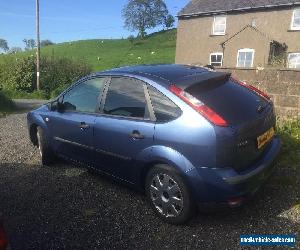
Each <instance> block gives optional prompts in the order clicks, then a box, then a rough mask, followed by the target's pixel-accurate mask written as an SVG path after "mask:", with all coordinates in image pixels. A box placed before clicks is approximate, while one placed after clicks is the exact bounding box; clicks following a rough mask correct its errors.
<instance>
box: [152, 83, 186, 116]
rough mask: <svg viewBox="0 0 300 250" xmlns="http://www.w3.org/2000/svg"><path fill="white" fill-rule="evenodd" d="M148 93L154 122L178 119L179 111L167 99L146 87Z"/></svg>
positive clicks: (153, 89)
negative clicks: (154, 118)
mask: <svg viewBox="0 0 300 250" xmlns="http://www.w3.org/2000/svg"><path fill="white" fill-rule="evenodd" d="M148 91H149V94H150V98H151V103H152V106H153V109H154V114H155V117H156V121H158V122H168V121H171V120H174V119H176V118H178V117H179V116H180V115H181V109H180V108H179V107H178V106H177V105H176V104H175V103H173V102H172V101H171V100H170V99H169V98H168V97H166V96H165V95H163V94H162V93H161V92H159V91H158V90H156V89H155V88H154V87H152V86H148Z"/></svg>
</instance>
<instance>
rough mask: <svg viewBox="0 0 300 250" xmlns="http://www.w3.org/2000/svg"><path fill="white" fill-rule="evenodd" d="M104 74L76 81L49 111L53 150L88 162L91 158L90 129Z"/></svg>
mask: <svg viewBox="0 0 300 250" xmlns="http://www.w3.org/2000/svg"><path fill="white" fill-rule="evenodd" d="M107 81H108V78H92V79H88V80H85V81H83V82H80V83H79V84H77V85H75V86H74V87H72V88H71V89H70V90H68V91H67V92H66V93H65V94H64V95H63V97H62V105H61V106H62V109H61V110H58V111H53V114H52V117H51V119H50V120H49V121H48V125H49V128H50V131H51V134H52V135H53V147H54V150H55V151H56V153H58V154H60V155H63V156H65V157H67V158H71V159H73V160H75V161H80V162H83V163H87V164H92V163H93V160H94V152H93V150H94V146H93V129H94V124H95V119H96V116H95V113H96V110H98V109H99V103H100V98H101V95H102V93H103V90H104V87H105V84H106V82H107Z"/></svg>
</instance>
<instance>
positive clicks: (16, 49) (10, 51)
mask: <svg viewBox="0 0 300 250" xmlns="http://www.w3.org/2000/svg"><path fill="white" fill-rule="evenodd" d="M21 51H22V49H21V48H20V47H11V48H10V50H9V51H8V53H9V54H16V53H18V52H21Z"/></svg>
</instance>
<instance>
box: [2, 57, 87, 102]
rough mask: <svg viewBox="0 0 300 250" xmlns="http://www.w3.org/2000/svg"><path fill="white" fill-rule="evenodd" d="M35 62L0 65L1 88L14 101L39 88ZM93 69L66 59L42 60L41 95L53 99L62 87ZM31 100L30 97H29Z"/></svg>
mask: <svg viewBox="0 0 300 250" xmlns="http://www.w3.org/2000/svg"><path fill="white" fill-rule="evenodd" d="M35 70H36V63H35V58H34V57H27V58H21V59H20V58H19V59H16V60H12V59H7V60H6V61H5V63H4V64H2V65H0V87H2V88H3V89H4V90H5V91H8V92H9V95H10V96H11V97H13V98H16V97H18V98H19V95H18V93H21V96H23V95H26V94H27V93H33V92H34V90H35V89H36V72H35ZM90 72H91V69H90V68H89V67H88V66H87V64H86V63H85V62H82V61H75V60H71V59H67V58H46V57H44V58H41V73H40V75H41V79H40V82H41V92H40V93H38V94H37V95H38V96H41V97H43V98H45V97H50V95H51V92H52V91H54V90H56V89H57V88H58V87H60V86H65V85H70V84H71V83H73V82H74V81H76V80H78V79H80V78H81V77H83V76H85V75H87V74H89V73H90ZM29 98H30V97H29Z"/></svg>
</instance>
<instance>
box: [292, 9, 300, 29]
mask: <svg viewBox="0 0 300 250" xmlns="http://www.w3.org/2000/svg"><path fill="white" fill-rule="evenodd" d="M291 29H292V30H300V9H296V10H294V12H293V18H292V25H291Z"/></svg>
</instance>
